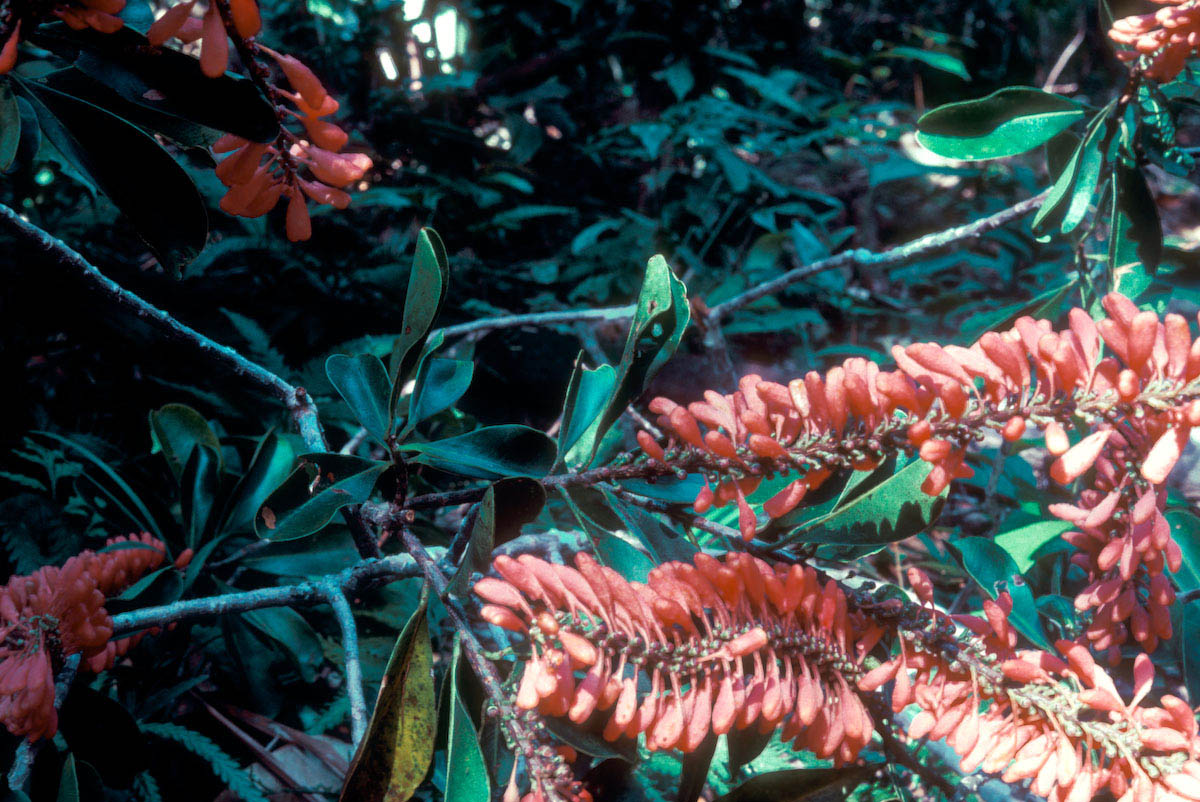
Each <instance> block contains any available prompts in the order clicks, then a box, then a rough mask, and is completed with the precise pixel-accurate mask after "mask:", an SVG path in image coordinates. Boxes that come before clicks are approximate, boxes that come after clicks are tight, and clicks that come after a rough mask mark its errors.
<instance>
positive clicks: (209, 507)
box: [179, 445, 221, 549]
mask: <svg viewBox="0 0 1200 802" xmlns="http://www.w3.org/2000/svg"><path fill="white" fill-rule="evenodd" d="M220 488H221V463H220V456H219V454H218V452H216V451H213V450H212V449H211V448H210V447H208V446H207V445H200V446H197V447H196V448H194V449H192V452H191V456H189V457H188V461H187V465H185V466H184V468H183V475H182V476H181V477H179V490H180V494H181V498H180V506H181V508H182V513H183V523H184V526H185V527H186V528H187V545H188V548H191V549H194V548H196V547H198V546H199V545H200V544H201V543H202V542H203V539H204V535H205V533H206V532H207V531H208V521H209V518H210V517H211V516H212V513H213V505H214V504H215V503H216V500H217V493H218V492H219V491H220Z"/></svg>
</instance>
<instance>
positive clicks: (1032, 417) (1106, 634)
mask: <svg viewBox="0 0 1200 802" xmlns="http://www.w3.org/2000/svg"><path fill="white" fill-rule="evenodd" d="M1103 304H1104V308H1105V310H1106V311H1107V312H1108V314H1109V315H1110V317H1108V318H1105V319H1103V320H1100V321H1093V320H1092V319H1091V317H1089V316H1088V315H1087V313H1085V312H1084V311H1083V310H1081V309H1074V310H1072V311H1071V313H1070V316H1069V318H1070V325H1069V326H1068V327H1067V328H1066V329H1063V330H1061V331H1055V330H1053V327H1052V326H1051V324H1050V322H1049V321H1046V320H1034V319H1032V318H1028V317H1025V318H1021V319H1020V320H1018V321H1016V324H1015V326H1014V327H1013V328H1012V329H1009V330H1008V331H1004V332H989V333H987V334H985V335H983V337H981V338H980V339H979V341H978V342H976V343H974V344H973V345H971V346H970V347H969V348H961V347H958V346H953V345H950V346H945V347H943V346H940V345H936V344H934V343H916V344H913V345H910V346H908V347H900V346H897V347H895V348H893V350H892V353H893V356H894V357H895V359H896V364H897V366H898V369H897V370H894V371H884V370H882V369H880V367H879V366H878V365H876V364H875V363H873V362H868V361H867V360H865V359H858V358H856V359H848V360H846V361H845V362H844V363H843V364H842V365H840V366H838V367H835V368H833V369H831V370H829V371H828V372H827V373H826V374H825V375H824V376H822V375H821V374H819V373H817V372H815V371H814V372H810V373H808V374H807V375H806V376H805V377H804V378H803V379H795V380H793V381H791V382H790V383H789V384H788V385H786V386H784V385H782V384H776V383H774V382H769V381H764V380H763V379H762V378H761V377H759V376H754V375H751V376H746V377H745V378H743V379H742V380H741V382H740V383H739V388H738V390H737V392H735V393H732V394H730V395H720V394H718V393H715V392H712V391H708V392H706V393H705V396H704V398H705V400H704V401H703V402H696V403H692V404H689V405H688V406H686V407H684V406H681V405H679V404H676V403H675V402H673V401H670V400H669V399H665V398H656V399H654V400H653V401H652V402H651V403H650V410H651V411H652V412H654V413H656V414H657V415H658V416H659V419H658V422H659V425H660V426H661V427H662V428H663V430H664V431H666V432H668V433H669V435H670V442H669V443H667V444H666V446H665V448H664V446H663V445H661V444H658V443H656V442H654V441H653V439H652V438H650V437H649V435H648V434H642V435H639V438H638V441H639V443H640V444H642V449H643V451H645V452H646V453H647V455H648V456H650V457H651V458H653V459H655V460H658V461H660V462H666V463H668V464H675V465H677V466H679V467H682V468H684V469H686V470H693V471H699V472H702V473H704V474H705V476H706V477H707V479H708V486H706V488H705V490H704V491H703V492H702V493H701V494H700V495H699V496H698V497H697V499H696V509H697V511H700V512H703V511H704V510H705V509H707V508H708V506H710V505H714V504H715V505H716V506H722V505H724V504H728V503H729V502H731V501H736V503H737V504H738V507H739V513H740V514H739V522H740V527H741V530H742V534H743V536H744V537H746V538H747V539H751V538H753V537H754V536H755V533H756V530H757V526H758V516H757V513H756V511H755V509H754V507H753V506H752V505H751V503H750V502H749V501H748V500H747V496H750V494H752V493H753V492H754V491H755V490H756V489H757V488H758V486H759V484H760V483H761V482H762V480H763V479H764V478H765V477H769V476H773V475H776V474H796V475H797V478H795V479H794V480H793V481H792V482H791V483H790V484H788V485H786V486H785V487H784V488H783V490H781V491H779V492H778V493H777V494H776V495H775V496H774V497H773V498H771V499H769V500H767V501H766V502H765V503H763V504H762V505H761V510H762V512H764V513H765V514H766V515H767V516H768V517H769V518H780V517H783V516H784V515H786V514H787V513H789V512H790V511H791V510H792V509H793V508H795V507H796V506H797V505H798V504H799V503H800V502H801V501H802V500H803V498H804V496H805V494H806V493H807V492H808V491H809V490H812V489H814V488H816V487H818V486H819V485H820V484H821V483H822V482H824V481H826V480H827V479H828V478H829V476H830V475H831V474H832V473H833V472H835V471H839V470H846V469H851V468H853V469H856V470H868V469H870V468H872V467H874V466H875V465H877V464H878V463H879V462H880V460H882V459H883V458H884V457H885V456H886V455H887V454H889V453H895V452H897V451H909V452H916V453H917V454H919V455H920V457H921V459H923V460H925V461H926V462H929V463H930V464H931V466H932V467H931V469H930V472H929V475H928V477H927V478H926V480H925V483H924V485H923V489H924V490H925V492H927V493H929V494H931V495H932V494H937V493H940V492H942V491H943V490H944V489H945V488H946V486H947V485H948V484H949V483H950V482H951V481H952V480H953V479H955V478H959V477H964V476H970V475H971V469H970V468H969V467H968V466H967V465H966V464H965V463H964V457H965V456H966V451H967V448H968V446H969V445H970V444H971V443H972V442H973V441H974V440H975V439H976V437H977V436H978V435H979V434H980V433H981V432H982V431H983V430H985V429H991V430H993V431H996V432H998V433H1000V434H1001V435H1002V436H1004V437H1005V438H1006V439H1009V440H1013V439H1017V438H1019V437H1021V436H1022V435H1023V434H1024V433H1025V429H1026V424H1027V423H1030V424H1033V425H1034V426H1037V427H1040V428H1041V429H1042V432H1043V433H1044V436H1045V439H1046V447H1047V450H1048V451H1049V452H1050V454H1051V455H1053V456H1054V457H1056V459H1055V460H1054V462H1053V464H1052V465H1051V467H1050V475H1051V477H1052V478H1053V479H1054V480H1055V481H1057V482H1058V483H1060V484H1063V485H1074V484H1075V483H1076V482H1077V480H1079V485H1078V488H1077V493H1078V495H1077V500H1076V502H1075V503H1072V504H1056V505H1052V507H1051V512H1052V513H1053V514H1054V515H1056V516H1058V517H1060V518H1063V519H1064V520H1067V521H1070V522H1071V523H1072V524H1073V525H1075V526H1076V527H1077V529H1078V531H1074V532H1068V533H1066V534H1065V535H1064V538H1065V539H1066V540H1067V541H1068V542H1070V543H1072V544H1073V545H1075V546H1077V547H1078V548H1079V549H1080V552H1079V554H1077V555H1076V556H1075V558H1074V559H1075V562H1076V564H1078V565H1079V566H1080V567H1082V568H1083V570H1084V571H1085V572H1086V573H1087V582H1088V585H1087V587H1086V588H1085V589H1084V590H1083V591H1082V592H1081V593H1080V595H1079V596H1078V598H1077V599H1076V606H1077V607H1078V608H1079V609H1080V610H1081V611H1082V610H1092V611H1093V616H1092V622H1091V625H1090V626H1089V628H1088V631H1087V635H1086V636H1087V639H1088V640H1089V642H1090V643H1091V645H1092V646H1093V647H1095V648H1097V649H1101V650H1105V649H1107V650H1110V656H1111V658H1112V659H1117V657H1118V656H1119V654H1118V650H1117V647H1119V646H1120V645H1121V644H1122V643H1124V642H1126V641H1127V640H1128V639H1129V637H1130V636H1132V638H1133V640H1135V641H1136V642H1137V643H1139V644H1140V645H1141V646H1142V647H1143V648H1144V649H1146V650H1147V651H1153V650H1154V648H1155V647H1156V646H1157V644H1158V642H1159V641H1160V640H1161V639H1163V638H1167V637H1170V634H1171V622H1170V616H1169V614H1168V608H1169V606H1170V604H1171V602H1172V601H1173V600H1174V595H1175V594H1174V590H1173V589H1172V588H1171V585H1170V582H1169V581H1168V580H1167V578H1166V576H1165V574H1164V571H1165V570H1167V569H1170V570H1175V569H1177V568H1178V566H1179V562H1180V560H1181V554H1180V550H1179V547H1178V545H1177V544H1176V543H1175V542H1174V541H1173V540H1172V539H1171V533H1170V527H1169V526H1167V522H1166V520H1165V518H1164V517H1163V515H1162V510H1163V507H1164V504H1165V489H1164V482H1165V481H1166V478H1167V475H1168V474H1169V473H1170V471H1171V468H1172V467H1174V465H1175V462H1176V461H1177V460H1178V459H1179V457H1180V454H1181V453H1182V449H1183V446H1184V444H1185V443H1186V442H1187V439H1188V435H1189V433H1190V431H1191V428H1192V427H1193V426H1195V425H1200V382H1198V381H1197V379H1198V378H1200V340H1195V339H1193V337H1192V334H1191V331H1190V329H1189V327H1188V324H1187V321H1186V320H1184V319H1183V318H1182V317H1180V316H1179V315H1167V316H1166V317H1165V318H1164V319H1162V320H1160V319H1159V318H1158V316H1157V315H1155V314H1154V313H1153V312H1144V311H1139V310H1138V309H1137V307H1136V306H1135V305H1134V304H1133V303H1132V302H1131V301H1129V300H1128V299H1127V298H1125V297H1123V296H1121V295H1118V294H1115V293H1114V294H1110V295H1109V296H1107V297H1106V298H1105V299H1104V302H1103ZM1102 343H1103V344H1104V345H1105V346H1107V348H1108V350H1109V351H1110V352H1111V354H1112V355H1111V356H1105V357H1103V358H1101V344H1102ZM1080 422H1082V425H1081V424H1080ZM701 425H703V426H704V427H707V431H702V430H701ZM1072 428H1075V429H1076V430H1077V431H1078V434H1079V435H1080V439H1079V440H1078V441H1077V442H1075V443H1072V442H1071V439H1070V436H1069V435H1068V431H1069V430H1070V429H1072ZM714 484H715V490H714V489H713V488H712V487H711V485H714ZM1126 512H1131V514H1126Z"/></svg>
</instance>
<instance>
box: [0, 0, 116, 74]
mask: <svg viewBox="0 0 1200 802" xmlns="http://www.w3.org/2000/svg"><path fill="white" fill-rule="evenodd" d="M124 8H125V0H68V2H63V3H58V4H55V5H54V7H53V8H52V9H50V13H53V14H54V16H56V17H58V18H59V19H60V20H62V21H63V22H64V23H66V24H67V25H68V26H69V27H70V28H72V29H73V30H76V31H82V30H83V29H84V28H92V29H93V30H97V31H99V32H100V33H114V32H116V31H119V30H121V28H122V26H124V24H125V21H124V20H122V19H121V18H120V17H118V16H117V14H120V13H121V11H122V10H123V9H124ZM41 21H42V19H41V18H39V12H35V13H34V14H32V15H23V14H22V12H20V11H16V12H14V13H13V15H12V17H11V18H10V20H9V23H10V24H11V25H12V28H11V29H8V30H4V29H2V28H0V75H3V74H4V73H6V72H8V71H9V70H11V69H12V68H13V67H15V66H16V65H17V47H18V45H20V43H21V26H22V24H25V25H26V27H27V29H28V28H32V27H34V26H36V25H37V24H38V23H39V22H41Z"/></svg>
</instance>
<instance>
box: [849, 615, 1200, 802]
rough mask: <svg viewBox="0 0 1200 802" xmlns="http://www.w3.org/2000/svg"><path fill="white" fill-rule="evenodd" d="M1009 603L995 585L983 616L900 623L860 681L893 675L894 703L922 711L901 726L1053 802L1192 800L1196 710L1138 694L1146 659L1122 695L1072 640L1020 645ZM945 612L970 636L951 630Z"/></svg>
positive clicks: (1195, 792)
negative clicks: (890, 654)
mask: <svg viewBox="0 0 1200 802" xmlns="http://www.w3.org/2000/svg"><path fill="white" fill-rule="evenodd" d="M1011 610H1012V601H1011V599H1009V598H1008V596H1007V594H1001V596H1000V598H999V599H997V600H996V601H992V600H990V599H989V600H987V601H985V602H984V614H985V615H984V617H983V618H976V617H974V616H966V615H964V616H950V617H947V616H945V615H943V614H940V613H939V614H937V615H935V616H934V618H933V620H932V621H930V622H927V624H926V626H925V627H923V628H912V629H908V628H905V629H902V630H901V635H902V637H901V640H900V653H899V654H898V655H897V656H896V657H894V658H892V659H891V660H890V661H888V662H886V663H884V664H883V665H881V666H879V667H878V668H876V669H874V670H873V671H871V672H870V673H869V674H867V675H866V676H864V677H862V678H861V679H860V680H859V682H858V688H859V689H860V690H862V691H874V690H876V689H877V688H879V687H881V686H882V685H884V684H885V683H888V682H893V681H894V685H893V689H892V708H893V710H896V711H897V712H898V711H900V710H903V709H904V708H906V707H908V706H909V705H911V704H915V705H916V706H917V707H918V708H920V710H921V712H920V713H918V714H917V716H916V717H915V718H914V719H913V720H912V722H911V724H910V725H909V735H911V736H912V737H914V738H924V737H929V738H933V739H942V738H944V739H945V740H946V741H947V743H948V744H949V745H950V746H951V747H952V748H953V749H954V751H955V752H956V753H957V754H958V755H959V756H960V757H961V758H962V764H961V767H962V769H963V770H964V771H967V772H972V771H975V770H976V769H979V768H982V769H983V771H985V772H989V773H993V774H1000V776H1001V779H1003V780H1004V781H1005V782H1008V783H1015V782H1020V781H1022V780H1031V781H1032V783H1031V786H1030V788H1031V790H1032V791H1033V792H1034V793H1036V794H1038V795H1039V796H1043V797H1045V798H1046V799H1048V800H1050V802H1087V801H1088V800H1091V799H1092V798H1093V797H1095V796H1096V795H1098V794H1101V793H1102V792H1103V791H1105V790H1107V791H1109V792H1111V793H1112V795H1113V798H1114V799H1116V800H1118V802H1179V800H1200V761H1198V760H1197V758H1198V757H1200V738H1198V737H1197V726H1196V720H1195V717H1194V716H1193V714H1192V711H1191V708H1190V707H1189V706H1188V704H1187V703H1186V702H1184V701H1183V700H1181V699H1178V698H1176V697H1174V696H1170V695H1164V696H1163V697H1162V699H1161V702H1160V706H1152V705H1148V704H1145V703H1144V700H1145V698H1146V696H1147V694H1148V693H1149V692H1150V689H1151V686H1152V685H1153V682H1154V667H1153V664H1152V662H1151V660H1150V658H1149V657H1148V656H1147V655H1145V654H1141V655H1138V658H1137V659H1136V660H1135V662H1134V669H1133V679H1134V686H1133V697H1132V699H1131V700H1130V701H1129V702H1128V703H1127V702H1125V701H1124V699H1123V698H1122V696H1121V694H1120V693H1119V692H1118V690H1117V688H1116V686H1115V685H1114V683H1113V681H1112V679H1111V678H1110V677H1109V676H1108V674H1106V673H1105V672H1104V670H1103V669H1102V668H1101V667H1100V666H1099V665H1097V664H1096V662H1095V661H1094V660H1093V659H1092V657H1091V654H1090V653H1089V652H1088V650H1087V649H1086V648H1085V647H1084V646H1082V645H1080V644H1078V643H1073V642H1071V641H1059V642H1058V644H1057V645H1058V648H1059V650H1060V652H1061V654H1062V656H1061V657H1060V656H1058V655H1054V654H1049V653H1047V652H1042V651H1037V650H1029V651H1019V650H1017V649H1016V648H1015V646H1016V642H1017V638H1016V633H1015V632H1013V631H1012V629H1011V626H1010V624H1009V621H1008V615H1009V613H1010V612H1011ZM949 619H953V621H954V622H956V623H958V624H961V625H963V626H965V627H966V628H967V629H969V630H970V631H971V632H972V633H973V634H974V635H975V636H976V638H974V639H970V638H967V639H962V638H956V637H954V636H953V635H952V634H950V635H948V634H947V625H948V623H949ZM949 629H950V630H952V626H951V627H949ZM959 645H962V646H964V648H962V649H961V651H959V649H958V647H959ZM1064 658H1065V659H1064Z"/></svg>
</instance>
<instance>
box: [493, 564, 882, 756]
mask: <svg viewBox="0 0 1200 802" xmlns="http://www.w3.org/2000/svg"><path fill="white" fill-rule="evenodd" d="M494 568H495V570H496V573H497V574H499V577H500V578H493V577H485V578H484V579H482V580H480V581H479V582H478V583H477V584H476V585H475V593H476V594H477V595H478V596H479V597H480V598H481V599H483V600H484V601H485V602H486V605H485V606H484V607H483V610H482V615H483V618H484V619H486V620H487V621H489V622H491V623H493V624H496V625H498V626H501V627H504V628H506V629H509V630H512V631H515V632H519V633H522V634H524V635H526V636H527V637H528V639H529V645H530V650H531V653H530V656H529V658H528V659H527V660H526V661H525V664H524V669H523V673H522V675H521V679H520V684H519V688H518V691H517V696H516V703H517V706H518V707H520V708H522V709H525V710H537V711H539V712H540V713H542V714H544V715H549V716H564V717H567V718H569V719H570V720H571V721H573V722H576V723H583V722H589V721H592V722H594V723H595V724H596V725H597V726H600V725H601V724H602V725H603V734H604V737H605V738H607V739H608V740H616V739H618V738H621V737H630V738H636V737H638V736H644V742H645V745H646V747H647V748H648V749H651V750H663V749H678V750H681V751H684V752H690V751H692V750H694V749H696V748H697V747H698V746H699V745H700V744H701V743H702V742H703V741H704V740H705V738H706V737H708V736H709V735H710V734H712V733H716V734H724V733H727V732H730V731H731V730H733V729H735V728H736V729H746V728H755V729H757V730H758V731H760V732H764V733H766V732H770V731H772V730H775V729H779V730H780V734H781V736H782V737H783V738H784V739H785V740H790V741H792V742H793V744H794V745H795V746H796V747H797V748H804V749H809V750H811V751H813V752H814V753H816V754H817V755H818V756H819V757H822V758H831V759H832V760H833V761H834V762H835V763H836V764H838V765H842V764H846V763H849V762H851V761H853V760H854V759H855V758H856V757H857V756H858V754H859V751H860V750H861V749H862V748H863V747H864V746H865V745H866V744H867V742H868V741H869V740H870V738H871V736H872V734H873V733H874V723H873V721H872V719H871V715H870V714H869V713H868V711H867V709H866V707H865V706H864V704H863V702H862V701H861V699H860V698H859V696H858V694H857V693H856V692H855V690H854V682H855V680H856V678H857V677H858V676H859V675H860V673H861V669H860V668H859V665H860V662H861V660H862V658H863V655H865V654H866V652H868V651H869V650H870V649H871V648H873V647H874V645H875V644H876V643H877V642H878V640H879V637H880V636H881V635H882V634H883V630H882V629H881V628H880V627H878V626H877V625H875V624H874V623H872V622H871V621H870V620H869V619H866V618H863V617H861V616H859V615H857V614H855V613H852V612H851V611H850V610H849V609H848V605H847V599H846V595H845V594H844V593H843V592H842V590H841V588H839V587H838V586H837V584H836V583H834V582H832V581H829V582H822V581H821V580H820V579H819V578H818V577H817V574H816V572H815V571H813V569H812V568H802V567H800V566H796V565H791V566H789V565H771V564H769V563H766V562H764V561H762V560H758V559H756V558H753V557H750V556H747V555H744V554H730V555H728V556H726V557H725V558H724V559H716V558H713V557H710V556H707V555H704V554H698V555H696V557H695V560H694V563H692V564H688V563H681V562H669V563H664V564H663V565H660V566H658V567H657V568H655V569H654V570H653V571H651V573H650V575H649V577H648V579H647V581H646V583H645V584H643V583H640V582H629V581H627V580H625V579H624V578H623V577H621V576H620V574H618V573H617V572H616V571H614V570H612V569H611V568H607V567H605V566H601V565H599V564H597V563H596V562H595V560H593V559H592V558H591V557H590V556H589V555H587V554H580V555H578V556H577V557H576V560H575V567H571V566H565V565H555V564H551V563H548V562H545V561H543V560H540V559H538V558H536V557H532V556H528V555H522V556H521V557H518V558H516V559H513V558H509V557H503V556H502V557H498V558H497V559H496V561H495V563H494Z"/></svg>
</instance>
